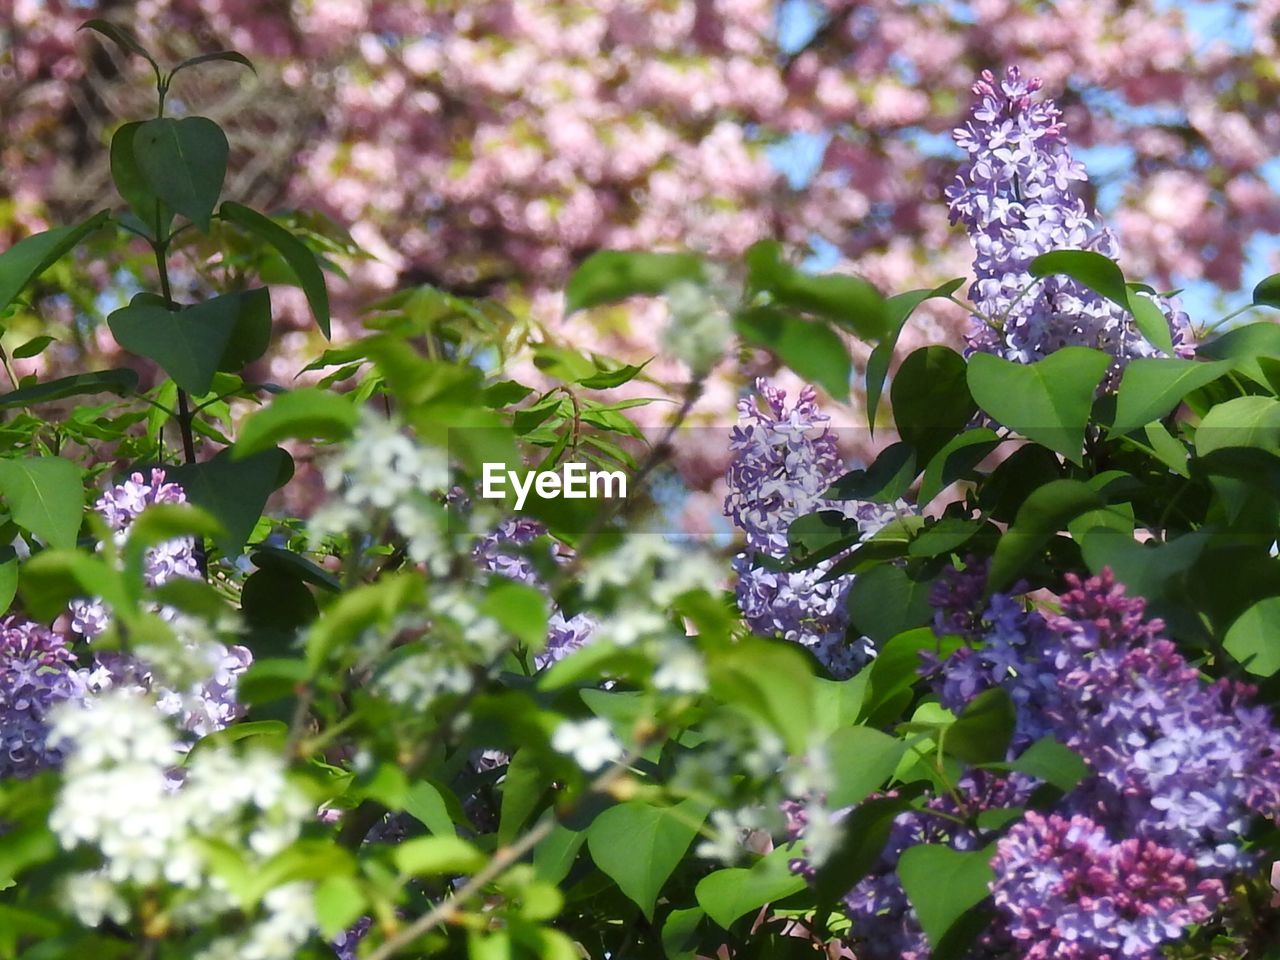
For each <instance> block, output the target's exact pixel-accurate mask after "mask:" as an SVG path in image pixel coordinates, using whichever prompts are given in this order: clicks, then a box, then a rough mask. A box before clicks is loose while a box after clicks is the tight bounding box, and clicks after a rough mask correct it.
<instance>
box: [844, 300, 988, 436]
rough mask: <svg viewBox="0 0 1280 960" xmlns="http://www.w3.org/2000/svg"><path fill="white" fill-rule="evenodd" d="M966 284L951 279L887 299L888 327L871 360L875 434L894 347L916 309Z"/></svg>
mask: <svg viewBox="0 0 1280 960" xmlns="http://www.w3.org/2000/svg"><path fill="white" fill-rule="evenodd" d="M963 285H964V280H962V279H960V278H956V279H955V280H948V281H947V282H946V283H944V284H942V285H941V286H938V287H934V288H933V289H932V290H912V291H910V292H908V293H899V294H897V295H895V296H892V297H890V298H889V299H888V300H886V301H885V304H884V306H885V318H886V325H887V327H888V329H887V331H886V333H885V337H884V339H883V340H881V341H880V342H879V343H878V344H876V347H875V349H874V350H872V351H871V356H870V357H869V358H868V359H867V426H868V427H869V428H870V429H871V432H872V433H875V429H876V411H877V410H878V409H879V406H880V394H881V392H882V391H883V390H884V378H885V377H886V376H888V374H889V364H890V363H892V362H893V350H894V347H896V346H897V345H898V337H899V336H900V335H901V333H902V328H903V327H905V326H906V323H907V320H908V319H910V317H911V314H912V313H914V312H915V309H916V307H918V306H920V304H922V303H924V302H925V301H926V300H932V299H934V298H935V297H941V298H943V299H946V298H948V297H950V296H951V295H952V294H953V293H955V292H956V291H957V290H959V289H960V287H961V286H963Z"/></svg>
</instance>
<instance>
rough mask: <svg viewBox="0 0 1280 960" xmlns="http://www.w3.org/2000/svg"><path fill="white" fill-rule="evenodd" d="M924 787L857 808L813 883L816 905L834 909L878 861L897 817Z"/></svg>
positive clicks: (843, 827)
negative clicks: (913, 795)
mask: <svg viewBox="0 0 1280 960" xmlns="http://www.w3.org/2000/svg"><path fill="white" fill-rule="evenodd" d="M921 789H923V785H918V786H913V787H909V788H906V789H904V790H900V791H898V792H899V794H900V795H899V796H896V797H875V798H873V799H871V800H868V801H866V802H865V803H862V804H859V805H858V806H857V807H856V808H855V809H854V811H853V813H851V814H849V816H847V817H846V818H845V819H844V820H843V821H842V822H841V823H840V832H841V840H840V843H839V845H838V846H837V847H836V849H835V851H834V852H833V853H832V854H831V856H830V857H829V858H828V859H827V861H826V863H824V864H823V865H822V866H821V867H819V868H818V874H817V877H816V878H815V880H814V895H815V897H816V899H817V902H818V905H819V906H820V907H822V906H834V904H835V901H836V900H838V899H839V898H841V897H843V896H844V895H845V894H846V893H848V892H849V891H850V890H851V889H852V888H853V886H854V885H856V884H857V882H858V881H859V880H861V879H862V878H863V877H864V876H866V875H867V874H868V873H869V872H870V871H871V870H872V869H873V868H874V867H875V865H876V863H877V862H878V861H879V860H880V854H881V852H882V851H883V850H884V845H885V843H886V841H887V840H888V839H889V831H890V830H892V829H893V821H894V820H895V819H896V818H897V817H898V815H899V814H901V813H904V812H905V811H907V810H910V809H911V804H910V798H911V795H912V793H918V792H919V791H920V790H921Z"/></svg>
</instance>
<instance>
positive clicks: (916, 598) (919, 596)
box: [846, 564, 933, 644]
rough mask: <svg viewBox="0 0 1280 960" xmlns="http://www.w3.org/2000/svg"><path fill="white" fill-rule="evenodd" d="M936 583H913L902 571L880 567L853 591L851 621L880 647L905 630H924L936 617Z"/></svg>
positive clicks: (857, 582) (858, 581) (855, 584)
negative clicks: (933, 603) (933, 602)
mask: <svg viewBox="0 0 1280 960" xmlns="http://www.w3.org/2000/svg"><path fill="white" fill-rule="evenodd" d="M932 586H933V585H932V582H931V581H928V580H922V581H916V580H912V579H911V578H910V577H909V576H908V575H907V572H906V571H905V570H903V569H902V568H901V567H895V566H891V565H889V564H880V565H879V566H875V567H872V568H871V569H870V570H868V571H866V572H865V573H861V574H859V575H858V576H857V577H856V578H855V579H854V581H853V586H851V587H850V588H849V593H848V598H847V601H846V602H847V604H848V607H849V618H850V620H852V622H853V624H854V626H855V627H857V629H858V630H860V631H862V633H864V634H865V635H866V636H868V637H870V638H871V639H872V640H874V641H875V642H876V643H878V644H882V643H884V642H885V641H887V640H889V638H890V637H895V636H897V635H898V634H900V633H902V632H903V631H904V630H910V629H911V628H913V627H920V626H924V624H926V623H928V622H929V619H930V618H931V617H932V616H933V611H932V608H931V607H930V606H929V591H930V590H931V589H932Z"/></svg>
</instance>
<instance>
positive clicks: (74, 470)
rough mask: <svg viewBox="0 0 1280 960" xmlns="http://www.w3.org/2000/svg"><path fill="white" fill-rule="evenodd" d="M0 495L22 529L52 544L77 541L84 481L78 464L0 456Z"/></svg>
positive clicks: (65, 545) (64, 545)
mask: <svg viewBox="0 0 1280 960" xmlns="http://www.w3.org/2000/svg"><path fill="white" fill-rule="evenodd" d="M0 497H4V499H5V502H6V503H7V504H8V505H9V512H10V513H12V514H13V519H14V521H15V522H16V523H17V524H18V526H20V527H22V528H23V529H24V530H29V531H31V532H32V533H34V534H35V535H36V536H37V537H39V538H40V539H41V540H43V541H44V542H45V543H47V544H49V545H50V546H51V547H59V548H70V547H74V546H75V545H76V535H77V534H78V533H79V532H80V521H81V517H82V514H83V513H84V482H83V479H82V472H81V470H80V468H79V467H78V466H76V465H75V464H74V463H72V462H71V461H70V460H64V459H62V458H61V457H34V458H32V459H21V460H0Z"/></svg>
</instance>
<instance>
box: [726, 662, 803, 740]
mask: <svg viewBox="0 0 1280 960" xmlns="http://www.w3.org/2000/svg"><path fill="white" fill-rule="evenodd" d="M813 679H814V678H813V674H812V673H811V672H810V669H809V662H808V660H806V659H805V656H804V654H802V653H800V651H798V650H797V649H795V647H794V645H793V644H790V643H785V642H777V641H768V640H758V639H753V638H749V639H746V640H743V641H741V642H740V643H737V644H735V645H734V646H732V647H730V648H728V649H727V650H723V651H717V652H716V653H715V654H714V655H713V656H712V658H711V662H710V681H711V693H712V695H713V696H715V697H718V698H719V699H720V700H722V701H723V702H725V703H731V704H733V705H735V706H738V707H741V708H742V709H745V710H748V711H750V712H752V713H754V714H755V715H756V716H757V717H759V718H760V719H761V720H764V721H765V722H766V723H768V724H770V725H771V726H772V727H773V728H774V729H775V730H777V732H778V733H779V734H780V735H781V736H782V738H783V739H784V740H785V741H786V743H787V745H788V747H790V748H791V749H792V750H795V751H797V752H801V751H803V750H805V749H806V748H807V747H808V745H809V740H810V737H811V735H812V725H811V723H810V719H811V717H812V710H813Z"/></svg>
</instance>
